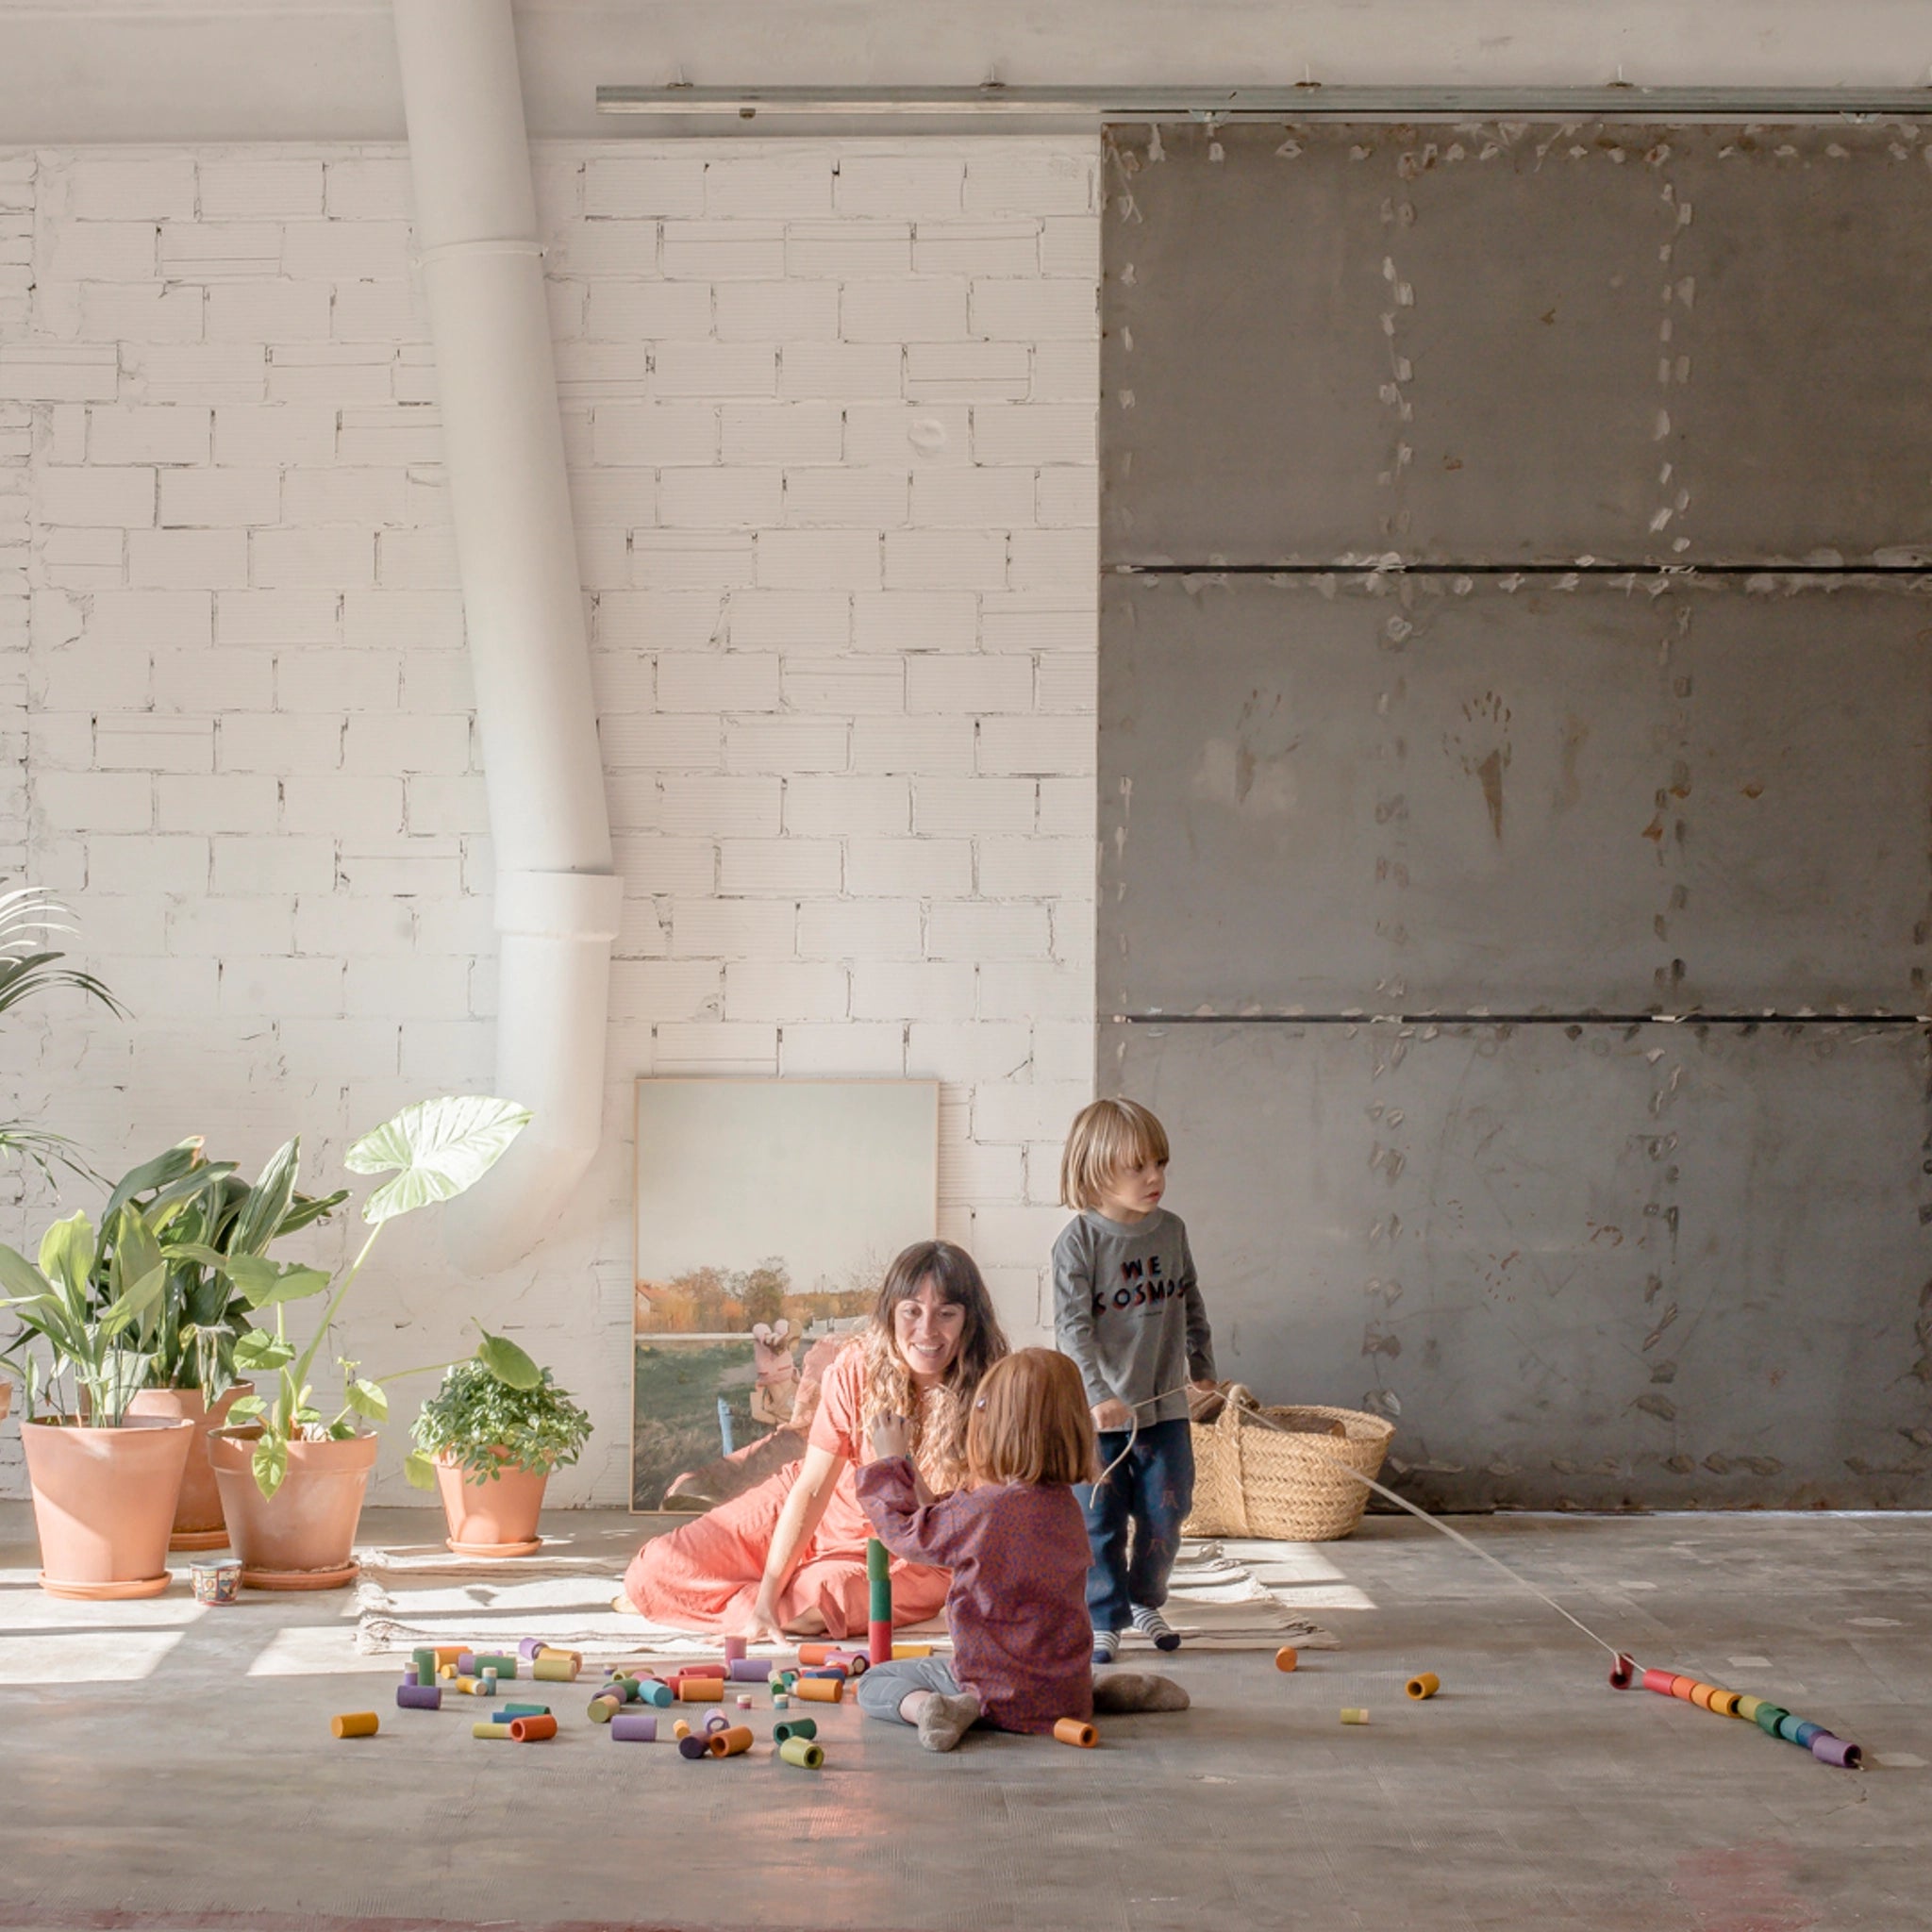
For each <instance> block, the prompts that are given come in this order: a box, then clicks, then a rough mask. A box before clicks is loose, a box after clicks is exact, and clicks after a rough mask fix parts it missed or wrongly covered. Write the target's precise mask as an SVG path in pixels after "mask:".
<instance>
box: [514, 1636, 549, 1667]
mask: <svg viewBox="0 0 1932 1932" xmlns="http://www.w3.org/2000/svg"><path fill="white" fill-rule="evenodd" d="M542 1648H543V1640H542V1639H541V1637H525V1639H524V1641H522V1642H521V1643H519V1644H518V1645H517V1655H518V1656H519V1657H525V1658H527V1659H528V1660H529V1661H530V1662H532V1663H534V1662H535V1661H536V1658H537V1653H538V1652H539V1651H540V1650H541V1649H542Z"/></svg>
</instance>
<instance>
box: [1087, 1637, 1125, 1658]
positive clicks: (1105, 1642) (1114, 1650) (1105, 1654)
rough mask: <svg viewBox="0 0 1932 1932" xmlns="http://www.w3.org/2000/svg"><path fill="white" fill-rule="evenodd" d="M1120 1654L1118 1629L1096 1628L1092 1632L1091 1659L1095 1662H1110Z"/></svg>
mask: <svg viewBox="0 0 1932 1932" xmlns="http://www.w3.org/2000/svg"><path fill="white" fill-rule="evenodd" d="M1120 1654H1121V1633H1120V1632H1119V1631H1118V1630H1096V1631H1095V1632H1094V1633H1093V1661H1094V1662H1095V1663H1097V1664H1110V1663H1112V1662H1113V1660H1114V1658H1115V1657H1119V1656H1120Z"/></svg>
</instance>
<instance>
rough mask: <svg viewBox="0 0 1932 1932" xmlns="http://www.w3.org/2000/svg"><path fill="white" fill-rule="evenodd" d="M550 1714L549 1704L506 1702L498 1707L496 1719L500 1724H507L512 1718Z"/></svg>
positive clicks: (546, 1715)
mask: <svg viewBox="0 0 1932 1932" xmlns="http://www.w3.org/2000/svg"><path fill="white" fill-rule="evenodd" d="M549 1715H550V1707H549V1706H548V1705H547V1704H504V1705H499V1706H498V1707H497V1711H496V1721H497V1723H498V1724H508V1723H509V1722H510V1720H511V1719H512V1718H519V1717H548V1716H549Z"/></svg>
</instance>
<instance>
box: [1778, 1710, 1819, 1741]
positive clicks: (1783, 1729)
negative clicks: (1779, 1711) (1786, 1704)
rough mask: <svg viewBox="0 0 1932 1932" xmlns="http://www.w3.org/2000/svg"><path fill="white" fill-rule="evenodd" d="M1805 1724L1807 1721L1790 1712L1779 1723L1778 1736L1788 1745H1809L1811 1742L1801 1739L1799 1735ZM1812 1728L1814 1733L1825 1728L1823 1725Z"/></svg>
mask: <svg viewBox="0 0 1932 1932" xmlns="http://www.w3.org/2000/svg"><path fill="white" fill-rule="evenodd" d="M1805 1723H1806V1720H1805V1719H1804V1718H1801V1717H1799V1716H1798V1715H1797V1713H1796V1712H1795V1711H1789V1710H1788V1711H1786V1712H1785V1714H1784V1716H1783V1717H1781V1718H1779V1719H1778V1721H1777V1734H1778V1736H1779V1737H1780V1738H1782V1739H1783V1740H1785V1742H1786V1743H1787V1744H1807V1745H1808V1742H1809V1740H1807V1739H1805V1738H1801V1737H1799V1735H1798V1733H1799V1731H1800V1730H1802V1729H1803V1728H1804V1726H1805ZM1812 1728H1813V1730H1814V1731H1822V1730H1823V1729H1824V1725H1823V1724H1815V1725H1813V1726H1812Z"/></svg>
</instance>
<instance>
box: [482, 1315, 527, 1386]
mask: <svg viewBox="0 0 1932 1932" xmlns="http://www.w3.org/2000/svg"><path fill="white" fill-rule="evenodd" d="M476 1359H477V1360H478V1361H480V1362H481V1363H482V1364H483V1366H484V1367H485V1368H486V1369H488V1370H489V1371H490V1373H491V1374H492V1375H494V1376H495V1377H496V1379H497V1380H498V1381H499V1382H501V1383H502V1384H503V1385H504V1387H505V1388H507V1389H534V1388H536V1386H537V1385H538V1383H540V1382H541V1380H542V1379H543V1371H542V1370H541V1369H540V1368H539V1367H538V1366H537V1364H536V1363H535V1362H533V1361H532V1360H531V1359H530V1357H528V1356H526V1355H525V1353H524V1352H523V1350H522V1349H520V1348H519V1347H518V1346H517V1345H516V1343H515V1342H514V1341H507V1340H506V1339H505V1338H504V1337H503V1336H501V1335H492V1334H491V1332H490V1331H489V1329H487V1328H486V1329H485V1330H484V1331H483V1345H482V1346H481V1347H480V1348H478V1349H477V1351H476Z"/></svg>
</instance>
